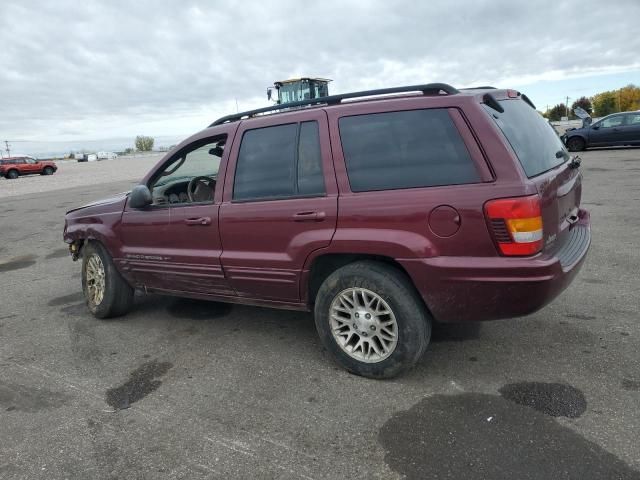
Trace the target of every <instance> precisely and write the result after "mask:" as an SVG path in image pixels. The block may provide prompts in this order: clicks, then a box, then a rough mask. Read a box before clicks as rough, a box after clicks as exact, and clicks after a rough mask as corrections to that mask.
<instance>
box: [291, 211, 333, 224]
mask: <svg viewBox="0 0 640 480" xmlns="http://www.w3.org/2000/svg"><path fill="white" fill-rule="evenodd" d="M326 216H327V215H326V213H324V212H299V213H296V214H295V215H294V216H293V221H294V222H321V221H323V220H324V219H325V217H326Z"/></svg>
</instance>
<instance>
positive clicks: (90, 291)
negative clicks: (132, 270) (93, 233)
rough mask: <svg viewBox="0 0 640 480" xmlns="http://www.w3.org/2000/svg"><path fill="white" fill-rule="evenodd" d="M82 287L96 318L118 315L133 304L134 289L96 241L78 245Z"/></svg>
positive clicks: (125, 311)
mask: <svg viewBox="0 0 640 480" xmlns="http://www.w3.org/2000/svg"><path fill="white" fill-rule="evenodd" d="M82 258H83V260H82V291H83V292H84V297H85V300H86V303H87V307H88V308H89V311H90V312H91V313H93V315H94V316H95V317H97V318H110V317H118V316H120V315H124V314H125V313H127V312H128V311H129V310H130V309H131V306H132V305H133V294H134V289H133V288H132V287H131V286H130V285H129V284H128V283H127V282H126V281H125V280H124V278H122V276H121V275H120V273H119V272H118V271H117V270H116V267H115V265H114V264H113V261H112V260H111V256H110V255H109V253H108V252H107V251H106V249H105V248H104V247H103V246H102V245H101V244H99V243H97V242H90V243H87V244H86V245H85V247H84V248H83V249H82Z"/></svg>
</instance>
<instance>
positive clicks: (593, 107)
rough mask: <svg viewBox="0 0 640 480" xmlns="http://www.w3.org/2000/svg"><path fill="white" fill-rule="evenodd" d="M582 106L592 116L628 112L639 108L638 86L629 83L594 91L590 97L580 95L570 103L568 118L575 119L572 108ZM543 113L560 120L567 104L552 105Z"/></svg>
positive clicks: (550, 118)
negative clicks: (603, 90)
mask: <svg viewBox="0 0 640 480" xmlns="http://www.w3.org/2000/svg"><path fill="white" fill-rule="evenodd" d="M576 107H582V108H583V109H584V110H586V111H587V113H589V115H591V116H594V117H604V116H606V115H610V114H612V113H617V112H628V111H629V110H640V87H637V86H635V85H633V84H629V85H627V86H626V87H622V88H619V89H618V90H609V91H607V92H600V93H596V94H595V95H594V96H592V97H591V98H587V97H580V98H579V99H578V100H576V101H575V102H573V103H572V104H571V109H570V110H569V118H570V119H575V118H577V117H576V115H575V114H574V113H573V109H574V108H576ZM543 115H544V116H545V117H546V118H548V119H549V120H552V121H557V120H560V119H561V118H562V117H564V116H566V115H567V106H566V105H565V104H564V103H559V104H557V105H554V106H553V107H551V108H550V109H548V110H547V111H546V112H544V113H543Z"/></svg>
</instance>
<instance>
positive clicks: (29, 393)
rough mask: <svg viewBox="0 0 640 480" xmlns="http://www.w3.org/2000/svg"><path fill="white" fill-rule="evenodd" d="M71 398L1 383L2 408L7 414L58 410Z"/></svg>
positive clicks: (39, 389)
mask: <svg viewBox="0 0 640 480" xmlns="http://www.w3.org/2000/svg"><path fill="white" fill-rule="evenodd" d="M68 400H69V398H68V397H67V395H65V394H64V393H59V392H52V391H51V390H47V389H46V388H40V387H33V386H29V385H20V384H17V383H10V382H3V381H0V406H1V407H2V408H3V409H4V410H6V411H7V412H12V411H14V410H16V411H22V412H30V413H33V412H38V411H40V410H48V409H52V408H58V407H61V406H62V405H64V404H65V403H66V402H67V401H68Z"/></svg>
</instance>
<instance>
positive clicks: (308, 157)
mask: <svg viewBox="0 0 640 480" xmlns="http://www.w3.org/2000/svg"><path fill="white" fill-rule="evenodd" d="M322 193H324V176H323V174H322V156H321V154H320V134H319V132H318V122H303V123H302V124H300V141H299V143H298V194H299V195H314V194H322Z"/></svg>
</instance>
